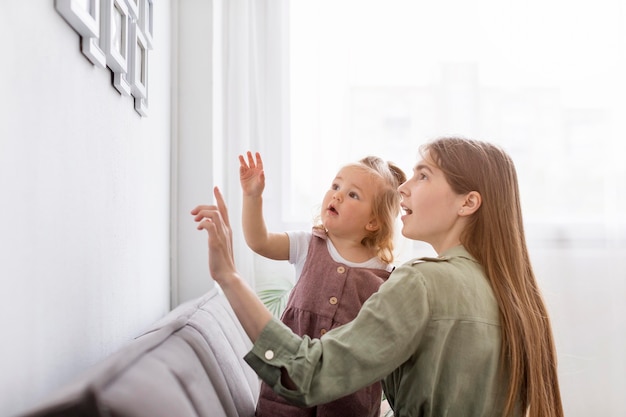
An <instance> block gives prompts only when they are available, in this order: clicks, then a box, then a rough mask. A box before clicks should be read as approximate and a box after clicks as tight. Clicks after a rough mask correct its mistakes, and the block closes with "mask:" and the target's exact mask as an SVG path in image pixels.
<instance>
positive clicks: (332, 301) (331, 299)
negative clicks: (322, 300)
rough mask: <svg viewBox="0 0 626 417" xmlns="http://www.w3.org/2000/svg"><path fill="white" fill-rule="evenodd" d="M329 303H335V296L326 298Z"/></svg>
mask: <svg viewBox="0 0 626 417" xmlns="http://www.w3.org/2000/svg"><path fill="white" fill-rule="evenodd" d="M328 302H329V303H331V304H332V305H335V304H337V297H330V299H329V300H328Z"/></svg>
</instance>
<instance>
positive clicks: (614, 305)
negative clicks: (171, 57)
mask: <svg viewBox="0 0 626 417" xmlns="http://www.w3.org/2000/svg"><path fill="white" fill-rule="evenodd" d="M290 8H291V10H290V17H291V25H290V42H291V44H290V72H291V84H290V88H291V92H290V107H289V108H290V112H291V115H290V125H291V133H290V147H291V159H290V161H289V163H290V166H289V167H287V169H288V171H289V172H290V178H291V187H290V190H289V192H288V193H285V200H284V201H283V204H282V206H283V207H282V210H283V219H284V220H285V221H287V222H303V223H304V224H307V222H309V221H310V217H311V216H310V214H311V213H313V212H315V211H316V210H317V209H318V205H319V201H320V200H321V196H322V195H323V193H324V191H325V190H326V189H327V187H328V186H329V184H330V181H331V180H332V178H333V177H334V175H335V173H336V171H337V170H338V168H339V167H340V165H341V164H344V163H346V162H349V161H353V160H356V159H359V158H361V157H363V156H365V155H367V154H375V155H379V156H381V157H383V158H385V159H388V160H392V161H394V162H396V163H397V164H399V165H400V166H401V167H402V168H403V169H404V170H405V171H407V172H410V170H411V168H412V167H413V165H414V164H415V163H416V161H417V158H418V154H417V149H418V146H419V145H420V144H421V143H424V142H426V141H428V140H429V139H432V138H435V137H438V136H446V135H459V136H464V137H471V138H476V139H483V140H487V141H491V142H495V143H498V144H500V145H501V146H502V147H504V148H505V149H506V150H507V151H508V152H509V153H510V154H511V156H512V157H513V159H514V161H515V163H516V166H517V169H518V175H519V179H520V187H521V193H522V203H523V210H524V216H525V221H526V228H527V235H528V240H529V247H530V249H531V256H532V257H533V263H534V267H535V269H536V273H537V276H538V279H539V280H540V284H541V285H542V288H543V290H544V292H545V294H546V298H547V302H548V304H549V307H550V309H551V311H552V314H553V316H554V319H553V320H554V326H555V334H556V337H557V343H558V350H559V360H560V373H561V383H562V390H563V397H564V401H565V406H566V415H568V416H587V415H602V416H622V415H626V405H625V404H624V401H623V393H624V392H626V361H625V359H624V357H623V356H624V355H623V352H624V350H625V349H626V336H624V334H626V318H625V317H626V307H624V304H625V303H624V299H626V261H625V260H624V258H626V249H625V248H626V220H625V219H624V207H626V185H624V184H625V183H626V163H624V162H623V159H624V158H625V157H626V141H625V140H624V126H623V121H624V120H626V117H625V116H624V115H626V104H625V101H624V100H623V97H625V96H626V82H625V80H624V78H625V77H624V74H626V5H625V4H624V2H623V1H622V0H597V1H593V2H591V1H564V0H559V1H553V0H529V1H525V2H508V1H502V0H492V1H486V0H478V1H472V2H469V1H462V0H457V1H435V2H426V1H417V0H405V1H400V0H386V1H372V0H335V1H332V2H331V1H316V2H304V1H295V2H291V3H290ZM409 246H411V245H410V244H409ZM422 249H423V250H427V248H421V249H420V248H419V245H417V246H411V247H408V248H405V252H406V255H407V256H416V250H417V252H419V250H422Z"/></svg>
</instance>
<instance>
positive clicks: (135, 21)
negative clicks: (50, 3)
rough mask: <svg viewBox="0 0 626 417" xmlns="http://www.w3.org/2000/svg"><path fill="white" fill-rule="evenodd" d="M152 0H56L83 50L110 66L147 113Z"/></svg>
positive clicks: (118, 84) (98, 63) (139, 109)
mask: <svg viewBox="0 0 626 417" xmlns="http://www.w3.org/2000/svg"><path fill="white" fill-rule="evenodd" d="M153 4H154V3H153V0H55V7H56V9H57V11H58V13H59V14H61V16H63V18H64V19H65V20H66V21H67V22H68V23H69V24H70V26H72V28H73V29H74V30H75V31H76V32H77V33H78V34H79V35H80V36H81V51H82V53H83V54H84V55H85V56H86V57H87V58H88V59H89V60H90V61H91V62H92V63H93V64H94V65H96V66H98V67H100V68H107V67H108V68H110V69H111V72H112V75H113V77H112V78H113V85H114V87H115V88H116V89H117V90H118V91H119V92H120V93H121V94H122V95H123V96H129V97H131V98H132V99H133V101H134V107H135V110H136V111H137V112H138V113H139V114H140V115H141V116H147V115H148V51H149V50H151V49H152V47H153V45H152V42H153V37H152V34H153V24H154V23H153V19H154V17H153Z"/></svg>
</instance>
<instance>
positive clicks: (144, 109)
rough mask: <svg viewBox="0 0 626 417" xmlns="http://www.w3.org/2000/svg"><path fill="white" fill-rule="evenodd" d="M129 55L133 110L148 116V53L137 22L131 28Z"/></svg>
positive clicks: (143, 36) (145, 41)
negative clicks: (133, 101) (130, 56)
mask: <svg viewBox="0 0 626 417" xmlns="http://www.w3.org/2000/svg"><path fill="white" fill-rule="evenodd" d="M131 29H132V30H131V42H132V44H131V50H132V52H131V55H132V59H131V61H130V66H129V78H130V85H131V94H132V96H133V97H134V99H135V110H136V111H137V112H138V113H139V114H140V115H142V116H147V115H148V51H149V49H150V48H149V45H148V42H147V40H146V36H145V34H144V33H143V31H142V30H141V27H140V25H139V24H138V22H134V23H133V24H132V26H131Z"/></svg>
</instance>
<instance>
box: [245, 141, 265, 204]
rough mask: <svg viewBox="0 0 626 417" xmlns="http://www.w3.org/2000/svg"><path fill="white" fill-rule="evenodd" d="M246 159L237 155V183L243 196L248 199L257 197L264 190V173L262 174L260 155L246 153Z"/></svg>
mask: <svg viewBox="0 0 626 417" xmlns="http://www.w3.org/2000/svg"><path fill="white" fill-rule="evenodd" d="M246 156H247V160H246V158H244V156H243V155H239V182H241V190H242V191H243V194H244V195H246V196H250V197H259V196H260V195H261V194H263V189H264V188H265V173H264V172H263V160H262V159H261V154H259V153H258V152H256V153H255V155H254V156H255V157H254V158H253V157H252V152H250V151H248V153H247V154H246Z"/></svg>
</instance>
